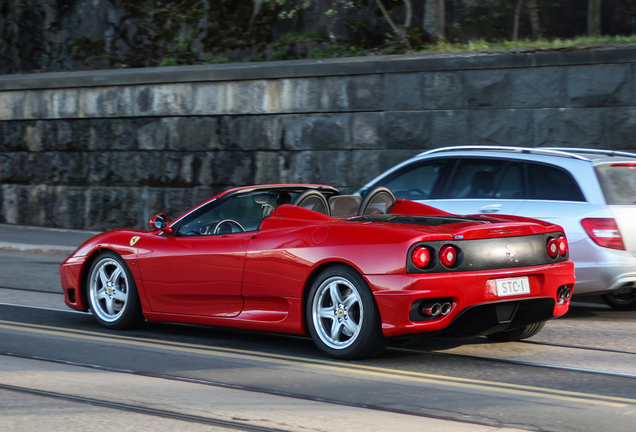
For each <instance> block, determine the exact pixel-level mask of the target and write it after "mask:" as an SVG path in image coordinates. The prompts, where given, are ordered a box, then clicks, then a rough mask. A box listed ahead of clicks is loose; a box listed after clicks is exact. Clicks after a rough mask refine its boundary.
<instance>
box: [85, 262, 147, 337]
mask: <svg viewBox="0 0 636 432" xmlns="http://www.w3.org/2000/svg"><path fill="white" fill-rule="evenodd" d="M88 301H89V304H90V308H91V311H92V312H93V315H94V316H95V319H96V320H97V322H98V323H99V324H101V325H102V326H104V327H109V328H118V329H121V328H127V327H132V326H134V325H135V324H138V323H139V322H140V321H141V320H143V315H142V314H141V307H140V304H139V297H138V295H137V288H136V286H135V281H134V280H133V278H132V275H131V274H130V270H129V269H128V267H127V266H126V264H125V263H124V261H123V260H122V259H121V257H120V256H119V255H117V254H115V253H113V252H104V253H102V254H100V255H99V256H98V257H97V259H96V260H95V261H94V262H93V265H92V266H91V270H90V273H89V277H88Z"/></svg>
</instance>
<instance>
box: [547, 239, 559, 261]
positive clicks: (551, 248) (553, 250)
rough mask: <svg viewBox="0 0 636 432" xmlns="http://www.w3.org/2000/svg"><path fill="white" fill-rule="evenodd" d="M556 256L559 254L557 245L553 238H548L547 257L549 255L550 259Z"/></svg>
mask: <svg viewBox="0 0 636 432" xmlns="http://www.w3.org/2000/svg"><path fill="white" fill-rule="evenodd" d="M558 254H559V245H558V244H557V241H556V240H555V239H554V237H549V238H548V255H550V258H556V256H557V255H558Z"/></svg>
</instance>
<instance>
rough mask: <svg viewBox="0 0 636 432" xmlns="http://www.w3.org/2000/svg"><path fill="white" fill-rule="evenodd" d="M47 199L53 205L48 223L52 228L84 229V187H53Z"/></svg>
mask: <svg viewBox="0 0 636 432" xmlns="http://www.w3.org/2000/svg"><path fill="white" fill-rule="evenodd" d="M49 199H51V200H52V202H53V203H54V205H53V208H52V214H51V221H50V222H51V225H52V226H57V227H62V228H72V229H83V228H85V227H86V221H85V220H84V217H85V209H86V193H85V188H84V187H66V186H55V187H53V188H51V191H50V193H49ZM109 228H110V227H109Z"/></svg>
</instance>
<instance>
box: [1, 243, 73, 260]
mask: <svg viewBox="0 0 636 432" xmlns="http://www.w3.org/2000/svg"><path fill="white" fill-rule="evenodd" d="M75 250H76V248H74V247H70V246H56V245H33V244H26V243H8V242H0V251H6V252H25V253H29V254H34V255H47V256H60V257H63V258H66V257H68V256H69V255H70V254H72V253H73V252H74V251H75Z"/></svg>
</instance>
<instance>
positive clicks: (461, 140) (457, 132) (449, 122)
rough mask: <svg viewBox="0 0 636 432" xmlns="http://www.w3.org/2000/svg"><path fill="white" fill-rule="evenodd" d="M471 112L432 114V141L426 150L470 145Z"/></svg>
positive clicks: (439, 112)
mask: <svg viewBox="0 0 636 432" xmlns="http://www.w3.org/2000/svg"><path fill="white" fill-rule="evenodd" d="M468 117H469V111H438V112H433V113H431V122H432V127H431V140H430V142H428V143H427V145H426V148H436V147H445V146H451V145H465V144H469V143H470V128H469V123H468Z"/></svg>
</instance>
